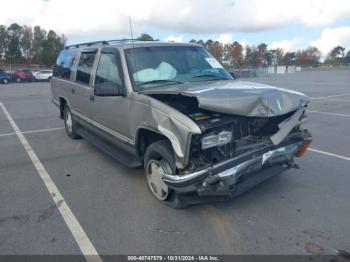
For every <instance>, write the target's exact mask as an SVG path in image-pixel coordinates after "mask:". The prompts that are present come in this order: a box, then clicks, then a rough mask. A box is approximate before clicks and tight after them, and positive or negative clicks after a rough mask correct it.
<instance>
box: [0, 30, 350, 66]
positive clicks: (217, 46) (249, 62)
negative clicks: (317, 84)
mask: <svg viewBox="0 0 350 262" xmlns="http://www.w3.org/2000/svg"><path fill="white" fill-rule="evenodd" d="M137 39H138V40H141V41H150V40H155V39H154V38H153V37H152V36H150V35H149V34H146V33H142V34H141V35H140V36H139V37H138V38H137ZM66 41H67V39H66V37H65V36H64V35H62V36H58V35H57V34H56V33H55V31H53V30H49V31H48V32H47V31H46V30H45V29H42V28H41V27H40V26H34V28H31V27H29V26H26V25H23V26H21V25H19V24H17V23H13V24H11V25H10V26H8V27H6V26H5V25H0V60H2V61H4V62H5V63H7V64H38V65H46V66H52V65H53V64H54V63H55V61H56V58H57V56H58V53H59V52H60V50H62V49H63V48H64V46H65V43H66ZM190 43H197V44H200V45H202V46H204V47H205V48H207V49H208V50H209V51H210V52H211V53H212V54H213V55H214V56H215V57H216V58H217V59H218V60H220V61H221V62H222V63H223V64H225V65H226V66H228V67H236V68H238V67H248V66H249V67H259V66H270V65H286V66H289V65H299V66H313V65H318V64H320V59H321V52H320V51H319V50H318V49H317V47H314V46H309V47H307V48H304V49H300V50H298V51H296V52H286V51H284V50H283V49H282V48H276V49H272V48H268V45H267V44H265V43H261V44H259V45H257V46H255V45H245V46H243V45H242V44H241V43H239V42H238V41H234V42H233V43H227V44H223V43H221V42H219V41H213V40H211V39H209V40H207V41H203V40H195V39H192V40H191V41H190ZM324 63H325V64H332V65H337V64H344V63H350V50H348V51H347V52H346V49H345V48H344V47H342V46H336V47H334V48H333V49H332V50H331V51H330V52H329V54H328V55H327V57H326V59H325V61H324Z"/></svg>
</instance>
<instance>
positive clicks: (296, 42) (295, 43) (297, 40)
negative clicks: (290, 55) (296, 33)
mask: <svg viewBox="0 0 350 262" xmlns="http://www.w3.org/2000/svg"><path fill="white" fill-rule="evenodd" d="M302 42H303V39H302V38H301V37H294V38H293V39H291V40H281V41H276V42H273V43H272V44H271V45H269V48H271V49H276V48H282V49H283V50H284V51H285V52H292V51H295V50H296V49H299V48H300V44H301V43H302Z"/></svg>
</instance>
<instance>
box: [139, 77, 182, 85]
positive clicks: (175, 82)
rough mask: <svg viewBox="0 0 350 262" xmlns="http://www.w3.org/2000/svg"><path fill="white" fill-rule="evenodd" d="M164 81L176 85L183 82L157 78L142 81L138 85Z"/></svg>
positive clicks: (166, 83)
mask: <svg viewBox="0 0 350 262" xmlns="http://www.w3.org/2000/svg"><path fill="white" fill-rule="evenodd" d="M162 83H164V84H165V85H174V84H182V83H183V82H181V81H176V80H166V79H156V80H151V81H146V82H142V83H139V84H136V85H137V86H138V87H140V86H143V85H148V84H162Z"/></svg>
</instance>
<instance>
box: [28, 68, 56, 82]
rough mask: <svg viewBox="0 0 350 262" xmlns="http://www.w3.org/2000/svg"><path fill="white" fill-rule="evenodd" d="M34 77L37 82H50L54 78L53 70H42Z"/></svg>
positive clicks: (35, 73)
mask: <svg viewBox="0 0 350 262" xmlns="http://www.w3.org/2000/svg"><path fill="white" fill-rule="evenodd" d="M33 75H34V78H35V80H36V81H48V80H50V79H51V77H52V70H40V71H37V72H34V74H33Z"/></svg>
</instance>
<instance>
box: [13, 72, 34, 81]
mask: <svg viewBox="0 0 350 262" xmlns="http://www.w3.org/2000/svg"><path fill="white" fill-rule="evenodd" d="M11 78H12V80H13V81H16V82H17V83H20V82H32V81H33V80H34V76H33V73H32V72H31V71H30V70H28V69H20V70H17V71H15V72H14V73H12V74H11Z"/></svg>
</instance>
